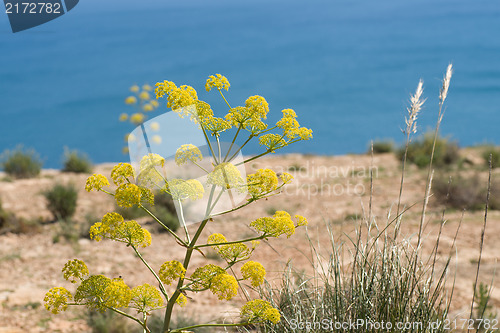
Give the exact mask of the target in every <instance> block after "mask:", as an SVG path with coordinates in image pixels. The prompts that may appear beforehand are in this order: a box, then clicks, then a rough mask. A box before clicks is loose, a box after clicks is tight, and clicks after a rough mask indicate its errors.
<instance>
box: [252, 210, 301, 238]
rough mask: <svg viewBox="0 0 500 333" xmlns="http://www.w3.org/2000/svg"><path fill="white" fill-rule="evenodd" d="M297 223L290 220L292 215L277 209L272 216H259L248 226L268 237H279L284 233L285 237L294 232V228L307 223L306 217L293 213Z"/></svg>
mask: <svg viewBox="0 0 500 333" xmlns="http://www.w3.org/2000/svg"><path fill="white" fill-rule="evenodd" d="M295 218H296V219H297V224H296V225H295V224H294V223H293V221H292V217H291V216H290V214H288V213H287V212H285V211H277V212H276V213H275V214H274V215H273V217H261V218H258V219H257V220H255V221H253V222H251V223H250V226H251V227H253V228H255V229H256V230H258V231H261V232H263V233H264V235H266V237H267V236H269V237H279V236H281V235H286V236H287V238H288V237H290V236H291V235H293V234H294V233H295V228H296V227H299V226H304V225H307V219H306V218H305V217H303V216H300V215H295Z"/></svg>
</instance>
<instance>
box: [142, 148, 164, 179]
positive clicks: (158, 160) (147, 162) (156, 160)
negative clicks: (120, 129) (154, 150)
mask: <svg viewBox="0 0 500 333" xmlns="http://www.w3.org/2000/svg"><path fill="white" fill-rule="evenodd" d="M164 165H165V159H164V158H163V157H161V156H160V155H158V154H148V155H145V156H143V157H142V159H141V162H140V163H139V176H138V177H137V183H138V184H140V185H141V186H144V187H162V186H163V185H164V183H165V178H164V177H163V176H162V174H161V173H160V171H159V170H157V167H163V166H164Z"/></svg>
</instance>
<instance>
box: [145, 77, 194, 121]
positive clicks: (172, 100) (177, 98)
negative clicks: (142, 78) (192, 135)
mask: <svg viewBox="0 0 500 333" xmlns="http://www.w3.org/2000/svg"><path fill="white" fill-rule="evenodd" d="M155 94H156V98H161V97H163V96H164V95H167V107H168V108H171V109H172V110H174V111H176V110H177V109H180V108H184V107H186V106H189V105H193V104H195V102H196V100H198V94H197V93H196V90H195V89H194V88H193V87H191V86H187V85H182V86H180V87H177V86H176V85H175V83H173V82H172V81H163V82H158V83H157V84H156V89H155ZM187 112H189V111H188V110H187V109H184V110H180V111H177V113H178V114H179V115H180V116H181V117H184V116H185V115H187ZM189 115H190V116H193V115H192V114H189Z"/></svg>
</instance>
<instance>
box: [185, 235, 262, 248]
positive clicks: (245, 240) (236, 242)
mask: <svg viewBox="0 0 500 333" xmlns="http://www.w3.org/2000/svg"><path fill="white" fill-rule="evenodd" d="M266 237H267V235H266V234H264V235H261V236H257V237H252V238H247V239H242V240H239V241H232V242H224V243H214V244H202V245H197V246H195V247H194V248H195V249H201V248H202V247H209V246H220V245H230V244H238V243H246V242H251V241H254V240H259V239H264V238H266Z"/></svg>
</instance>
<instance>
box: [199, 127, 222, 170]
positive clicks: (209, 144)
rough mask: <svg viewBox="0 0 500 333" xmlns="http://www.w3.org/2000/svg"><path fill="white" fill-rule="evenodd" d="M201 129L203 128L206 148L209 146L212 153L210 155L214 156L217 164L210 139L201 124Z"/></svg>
mask: <svg viewBox="0 0 500 333" xmlns="http://www.w3.org/2000/svg"><path fill="white" fill-rule="evenodd" d="M200 125H201V124H200ZM201 129H202V130H203V135H204V136H205V140H207V144H208V148H210V152H211V153H212V156H213V157H214V160H215V163H216V164H219V162H218V161H217V157H216V156H215V153H214V149H213V148H212V144H211V143H210V140H209V139H208V135H207V132H206V131H205V128H204V127H203V125H201Z"/></svg>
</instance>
